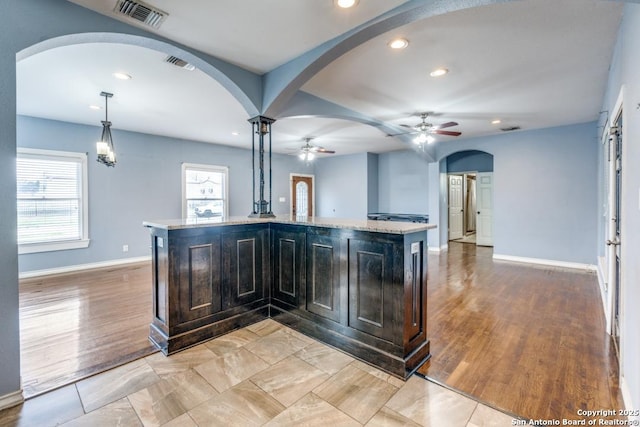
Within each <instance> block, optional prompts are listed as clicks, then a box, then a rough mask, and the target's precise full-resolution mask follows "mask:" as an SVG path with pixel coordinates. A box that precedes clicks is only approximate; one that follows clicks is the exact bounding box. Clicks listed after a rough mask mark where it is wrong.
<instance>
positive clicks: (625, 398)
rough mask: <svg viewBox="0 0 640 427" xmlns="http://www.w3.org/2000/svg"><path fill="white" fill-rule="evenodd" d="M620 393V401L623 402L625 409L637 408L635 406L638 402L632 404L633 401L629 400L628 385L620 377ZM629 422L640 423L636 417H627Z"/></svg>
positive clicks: (639, 418) (639, 419)
mask: <svg viewBox="0 0 640 427" xmlns="http://www.w3.org/2000/svg"><path fill="white" fill-rule="evenodd" d="M620 392H621V393H622V400H623V401H624V407H625V408H626V409H635V408H637V407H638V406H636V403H638V402H634V401H633V399H632V398H631V391H630V390H629V384H628V383H627V381H626V380H625V379H624V377H622V376H621V377H620ZM631 420H633V421H638V422H640V417H638V416H635V417H629V421H631Z"/></svg>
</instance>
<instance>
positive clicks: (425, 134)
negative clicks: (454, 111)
mask: <svg viewBox="0 0 640 427" xmlns="http://www.w3.org/2000/svg"><path fill="white" fill-rule="evenodd" d="M427 117H429V113H420V118H421V119H422V121H421V122H420V123H418V124H417V125H415V126H409V125H400V126H402V127H405V128H409V129H411V131H409V132H403V133H398V134H394V135H388V136H398V135H411V134H414V133H417V134H418V136H417V137H415V138H414V139H413V142H415V143H416V144H422V143H425V142H428V143H431V142H433V141H435V140H434V138H433V137H432V136H431V134H437V135H447V136H460V135H462V132H457V131H450V130H442V129H444V128H449V127H452V126H458V123H457V122H447V123H442V124H441V125H433V124H431V123H427Z"/></svg>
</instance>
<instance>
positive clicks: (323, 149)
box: [316, 147, 335, 154]
mask: <svg viewBox="0 0 640 427" xmlns="http://www.w3.org/2000/svg"><path fill="white" fill-rule="evenodd" d="M316 152H317V153H324V154H335V151H333V150H327V149H325V148H320V147H318V149H317V150H316Z"/></svg>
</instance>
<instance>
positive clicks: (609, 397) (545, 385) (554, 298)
mask: <svg viewBox="0 0 640 427" xmlns="http://www.w3.org/2000/svg"><path fill="white" fill-rule="evenodd" d="M492 256H493V250H492V248H486V247H476V246H474V245H468V244H463V243H454V242H450V244H449V251H448V252H445V253H443V254H441V255H430V256H429V276H428V287H427V289H428V306H427V311H428V322H429V324H428V332H429V333H428V336H429V339H430V341H431V355H432V356H431V360H430V361H429V362H428V363H427V364H425V365H424V366H422V367H421V368H420V369H419V373H421V374H423V375H425V376H427V377H428V378H431V379H434V380H436V381H438V382H440V383H443V384H446V385H448V386H450V387H452V388H454V389H456V390H460V391H462V392H464V393H466V394H468V395H471V396H474V397H476V398H477V399H479V400H480V401H483V402H486V403H488V404H490V405H492V406H494V407H496V408H498V409H502V410H505V411H507V412H512V413H515V414H518V415H521V416H524V417H527V418H534V419H540V418H542V419H551V418H555V419H562V418H567V419H576V418H580V417H578V415H577V410H578V409H590V410H593V409H618V408H621V407H623V406H622V398H621V395H620V390H619V388H618V368H617V366H618V365H617V361H616V356H615V351H614V347H613V345H612V341H611V338H610V337H609V336H608V335H607V334H606V332H605V320H604V313H603V310H602V304H601V302H600V294H599V290H598V283H597V277H596V275H595V274H594V273H589V272H583V271H578V270H568V269H559V268H551V267H540V266H532V265H525V264H517V263H507V262H501V261H494V260H493V259H492Z"/></svg>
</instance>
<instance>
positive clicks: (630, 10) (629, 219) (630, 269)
mask: <svg viewBox="0 0 640 427" xmlns="http://www.w3.org/2000/svg"><path fill="white" fill-rule="evenodd" d="M638 52H640V5H637V4H626V5H625V7H624V12H623V17H622V24H621V27H620V32H619V35H618V41H617V44H616V50H615V55H614V58H613V61H612V65H611V68H610V74H609V82H608V85H607V95H606V96H605V99H604V103H603V110H605V111H609V112H610V114H613V109H614V106H615V103H616V100H617V98H618V94H619V93H620V90H621V89H622V88H623V87H624V101H623V109H624V113H623V115H624V116H623V117H624V123H623V151H622V156H623V160H622V203H621V215H620V219H621V228H622V236H621V241H622V245H621V252H622V287H621V304H622V319H621V320H622V322H621V325H620V327H621V336H622V338H621V344H622V345H621V347H622V348H621V355H620V359H621V360H620V362H621V365H622V374H623V376H624V381H623V384H622V386H623V387H624V388H626V389H627V390H628V395H627V396H628V397H629V398H630V399H631V401H627V402H626V403H627V407H628V408H638V407H640V332H639V331H638V325H640V310H638V308H637V306H636V305H635V304H636V303H637V302H638V301H640V264H639V263H638V260H639V259H640V238H639V236H640V212H638V211H639V210H640V168H638V160H639V159H640V110H639V109H638V108H637V106H638V103H640V55H638ZM603 185H604V183H603V182H601V183H600V187H602V186H603ZM601 228H602V224H601ZM601 245H602V242H601Z"/></svg>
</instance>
